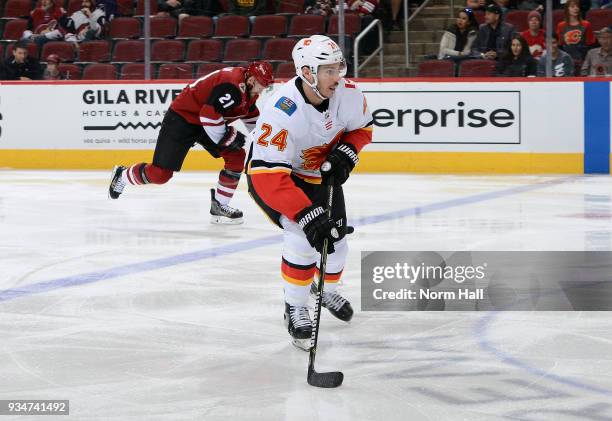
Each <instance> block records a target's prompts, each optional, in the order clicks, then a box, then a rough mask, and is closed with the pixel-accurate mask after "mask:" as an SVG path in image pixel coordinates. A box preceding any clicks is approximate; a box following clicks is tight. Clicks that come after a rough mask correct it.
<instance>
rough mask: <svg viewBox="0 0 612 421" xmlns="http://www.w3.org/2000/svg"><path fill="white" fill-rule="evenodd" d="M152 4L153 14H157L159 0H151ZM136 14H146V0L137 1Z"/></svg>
mask: <svg viewBox="0 0 612 421" xmlns="http://www.w3.org/2000/svg"><path fill="white" fill-rule="evenodd" d="M149 3H150V4H151V15H155V14H156V13H157V1H156V0H149ZM136 16H144V0H138V2H137V3H136Z"/></svg>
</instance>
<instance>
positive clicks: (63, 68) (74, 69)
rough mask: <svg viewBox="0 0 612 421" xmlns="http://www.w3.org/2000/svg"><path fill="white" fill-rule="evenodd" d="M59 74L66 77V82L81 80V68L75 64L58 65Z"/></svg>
mask: <svg viewBox="0 0 612 421" xmlns="http://www.w3.org/2000/svg"><path fill="white" fill-rule="evenodd" d="M59 70H60V72H61V73H63V74H64V75H66V80H80V79H81V66H78V65H76V64H69V63H62V64H60V65H59Z"/></svg>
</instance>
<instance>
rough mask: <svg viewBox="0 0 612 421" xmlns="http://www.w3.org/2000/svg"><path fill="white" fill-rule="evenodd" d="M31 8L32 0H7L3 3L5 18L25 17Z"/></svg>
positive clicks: (28, 14)
mask: <svg viewBox="0 0 612 421" xmlns="http://www.w3.org/2000/svg"><path fill="white" fill-rule="evenodd" d="M31 10H32V2H31V1H30V0H7V2H6V4H5V5H4V15H2V16H3V17H5V18H27V17H28V16H30V11H31Z"/></svg>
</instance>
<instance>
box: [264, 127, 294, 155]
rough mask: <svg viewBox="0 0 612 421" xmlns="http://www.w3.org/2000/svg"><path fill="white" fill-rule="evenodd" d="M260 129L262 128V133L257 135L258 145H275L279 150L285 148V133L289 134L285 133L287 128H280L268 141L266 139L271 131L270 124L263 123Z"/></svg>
mask: <svg viewBox="0 0 612 421" xmlns="http://www.w3.org/2000/svg"><path fill="white" fill-rule="evenodd" d="M261 130H263V133H262V134H261V136H259V139H257V144H258V145H260V146H265V147H267V146H268V145H269V144H271V145H273V146H276V148H277V149H278V150H279V151H280V152H282V151H284V150H285V148H286V147H287V135H288V134H289V133H287V130H285V129H283V130H281V131H280V132H278V133H277V134H275V135H274V137H273V138H272V139H270V141H268V140H267V139H268V137H269V136H270V134H271V133H272V126H270V125H269V124H267V123H264V124H262V125H261Z"/></svg>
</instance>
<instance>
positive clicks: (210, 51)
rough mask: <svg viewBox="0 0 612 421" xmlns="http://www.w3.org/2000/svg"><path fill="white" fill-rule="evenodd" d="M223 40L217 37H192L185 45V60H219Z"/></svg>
mask: <svg viewBox="0 0 612 421" xmlns="http://www.w3.org/2000/svg"><path fill="white" fill-rule="evenodd" d="M222 51H223V42H222V41H220V40H218V39H194V40H193V41H191V42H190V43H189V46H188V47H187V59H186V60H187V61H220V60H221V54H222Z"/></svg>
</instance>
